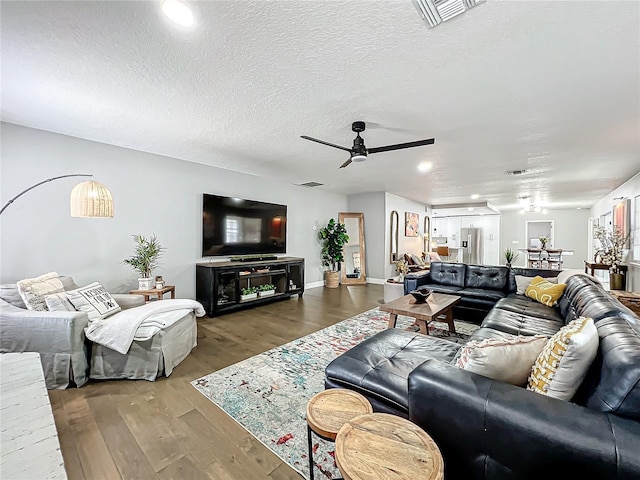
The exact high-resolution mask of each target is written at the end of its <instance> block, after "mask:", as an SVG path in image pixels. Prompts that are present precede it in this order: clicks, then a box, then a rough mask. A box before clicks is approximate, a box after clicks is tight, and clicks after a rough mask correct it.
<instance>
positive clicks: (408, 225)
mask: <svg viewBox="0 0 640 480" xmlns="http://www.w3.org/2000/svg"><path fill="white" fill-rule="evenodd" d="M419 220H420V216H419V215H418V214H417V213H410V212H404V236H405V237H417V236H418V235H419V232H418V229H419V228H420V227H419V225H418V221H419Z"/></svg>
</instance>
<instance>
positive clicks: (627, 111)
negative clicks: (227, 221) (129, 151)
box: [0, 0, 640, 209]
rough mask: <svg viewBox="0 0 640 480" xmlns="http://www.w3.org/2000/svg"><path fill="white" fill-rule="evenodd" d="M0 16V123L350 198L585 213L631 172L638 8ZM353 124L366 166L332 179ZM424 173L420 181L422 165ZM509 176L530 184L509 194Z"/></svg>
mask: <svg viewBox="0 0 640 480" xmlns="http://www.w3.org/2000/svg"><path fill="white" fill-rule="evenodd" d="M190 5H191V6H192V7H193V10H194V14H195V17H196V26H195V28H193V29H192V30H190V31H185V30H179V29H176V28H174V27H172V26H171V25H169V24H168V22H167V21H166V20H165V19H164V18H163V17H162V16H161V14H160V4H159V2H129V1H122V2H120V1H106V2H102V1H91V2H89V1H81V2H63V1H52V2H33V1H18V2H8V1H2V2H1V3H0V8H1V11H0V14H1V41H2V44H1V53H2V120H3V121H7V122H12V123H16V124H20V125H26V126H30V127H35V128H40V129H44V130H49V131H53V132H58V133H63V134H67V135H73V136H77V137H81V138H86V139H90V140H96V141H100V142H104V143H109V144H114V145H121V146H125V147H129V148H133V149H137V150H142V151H146V152H153V153H158V154H162V155H167V156H171V157H176V158H179V159H183V160H188V161H193V162H199V163H204V164H208V165H215V166H219V167H223V168H228V169H232V170H238V171H242V172H246V173H251V174H254V175H260V176H265V177H274V178H278V179H281V180H285V181H288V182H291V183H295V184H299V183H303V182H307V181H317V182H320V183H323V184H325V185H324V186H322V187H316V188H321V189H326V190H328V191H333V192H340V193H345V194H350V193H359V192H370V191H387V192H390V193H394V194H397V195H402V196H405V197H409V198H412V199H414V200H416V201H420V202H424V203H426V204H451V203H468V202H469V195H470V194H471V193H477V194H480V200H479V201H488V202H490V203H491V204H492V205H494V206H496V207H498V208H501V209H509V208H516V207H517V204H518V197H520V196H525V195H528V196H530V198H531V201H535V202H536V203H538V204H540V205H542V206H548V207H550V208H553V207H586V206H590V205H592V204H593V203H594V202H595V201H597V200H599V199H600V198H602V197H603V196H605V195H606V194H607V193H609V192H610V191H611V190H613V189H614V188H615V187H617V186H618V185H620V184H621V183H623V182H624V181H625V180H627V179H628V178H630V177H631V176H632V175H633V174H634V173H636V172H638V171H640V3H639V2H626V1H625V2H614V1H606V2H592V1H575V2H561V1H554V2H537V1H536V2H534V1H528V2H522V1H517V2H493V1H491V0H489V1H488V2H486V3H483V4H480V5H479V6H478V7H476V8H474V9H473V10H471V11H469V12H467V13H465V14H463V15H460V16H458V17H456V18H454V19H453V20H451V21H449V22H447V23H445V24H442V25H440V26H438V27H436V28H434V29H428V28H427V27H426V26H425V25H424V24H423V23H422V21H421V19H420V17H419V15H418V13H417V11H416V9H415V8H414V6H413V4H412V3H411V1H410V0H403V1H354V0H350V1H346V2H329V1H269V2H267V1H259V2H248V1H211V2H190ZM354 120H364V121H366V122H367V123H368V128H367V130H366V131H365V132H364V134H363V137H364V139H365V142H366V145H367V146H368V147H369V148H372V147H376V146H381V145H386V144H390V143H402V142H408V141H412V140H418V139H424V138H431V137H435V138H436V143H435V145H433V146H424V147H418V148H415V149H410V150H402V151H396V152H387V153H378V154H374V155H370V156H369V159H368V160H367V161H366V162H364V163H354V164H352V165H351V166H349V167H348V168H345V169H340V170H339V169H338V167H339V166H340V164H342V163H343V162H344V161H345V160H346V159H347V155H348V154H347V152H343V151H340V150H337V149H333V148H331V147H327V146H323V145H320V144H316V143H312V142H309V141H306V140H303V139H301V138H300V137H299V136H300V135H309V136H312V137H316V138H320V139H323V140H326V141H329V142H332V143H337V144H340V145H344V146H350V145H351V143H352V140H353V137H354V136H355V135H354V134H353V132H351V122H352V121H354ZM425 160H428V161H431V162H432V163H433V169H432V170H431V171H430V172H428V173H420V172H418V171H417V169H416V167H417V165H418V164H419V163H420V162H421V161H425ZM511 169H528V170H529V172H530V173H528V174H526V175H523V176H518V177H514V176H507V175H506V174H505V172H506V171H507V170H511Z"/></svg>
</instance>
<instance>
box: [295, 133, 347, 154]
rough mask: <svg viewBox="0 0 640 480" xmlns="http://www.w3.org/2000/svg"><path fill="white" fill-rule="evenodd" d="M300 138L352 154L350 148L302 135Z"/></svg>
mask: <svg viewBox="0 0 640 480" xmlns="http://www.w3.org/2000/svg"><path fill="white" fill-rule="evenodd" d="M300 138H304V139H305V140H311V141H312V142H318V143H321V144H323V145H329V146H330V147H333V148H339V149H340V150H346V151H347V152H351V149H350V148H347V147H341V146H340V145H336V144H335V143H329V142H325V141H324V140H318V139H317V138H311V137H307V136H306V135H300Z"/></svg>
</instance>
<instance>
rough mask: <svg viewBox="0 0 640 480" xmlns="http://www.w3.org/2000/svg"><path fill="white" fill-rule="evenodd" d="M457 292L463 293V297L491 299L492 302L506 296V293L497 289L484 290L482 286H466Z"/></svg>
mask: <svg viewBox="0 0 640 480" xmlns="http://www.w3.org/2000/svg"><path fill="white" fill-rule="evenodd" d="M457 294H458V295H464V296H465V297H469V298H478V299H483V300H491V301H492V302H497V301H498V300H500V299H502V298H504V297H506V296H507V294H506V293H504V292H501V291H499V290H484V289H482V288H468V287H465V288H463V289H462V290H460V291H459V292H458V293H457Z"/></svg>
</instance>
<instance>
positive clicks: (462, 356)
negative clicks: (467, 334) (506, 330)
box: [455, 335, 548, 386]
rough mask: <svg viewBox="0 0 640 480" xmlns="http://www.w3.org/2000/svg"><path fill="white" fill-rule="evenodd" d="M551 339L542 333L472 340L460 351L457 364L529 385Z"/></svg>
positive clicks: (481, 372) (500, 378) (468, 369)
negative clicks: (536, 363) (531, 376)
mask: <svg viewBox="0 0 640 480" xmlns="http://www.w3.org/2000/svg"><path fill="white" fill-rule="evenodd" d="M547 340H548V337H545V336H541V335H534V336H522V335H519V336H514V337H511V338H508V339H504V338H490V339H485V340H481V341H475V340H471V341H469V342H467V343H466V344H465V345H464V346H463V347H462V348H461V349H460V351H459V352H458V355H457V361H456V363H455V365H456V367H459V368H462V369H463V370H467V371H470V372H473V373H477V374H478V375H482V376H484V377H488V378H493V379H494V380H499V381H501V382H506V383H510V384H512V385H519V386H520V385H525V384H526V383H527V379H528V378H529V374H530V373H531V367H532V366H533V362H535V361H536V358H538V355H540V352H541V351H542V347H544V346H545V344H546V343H547Z"/></svg>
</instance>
